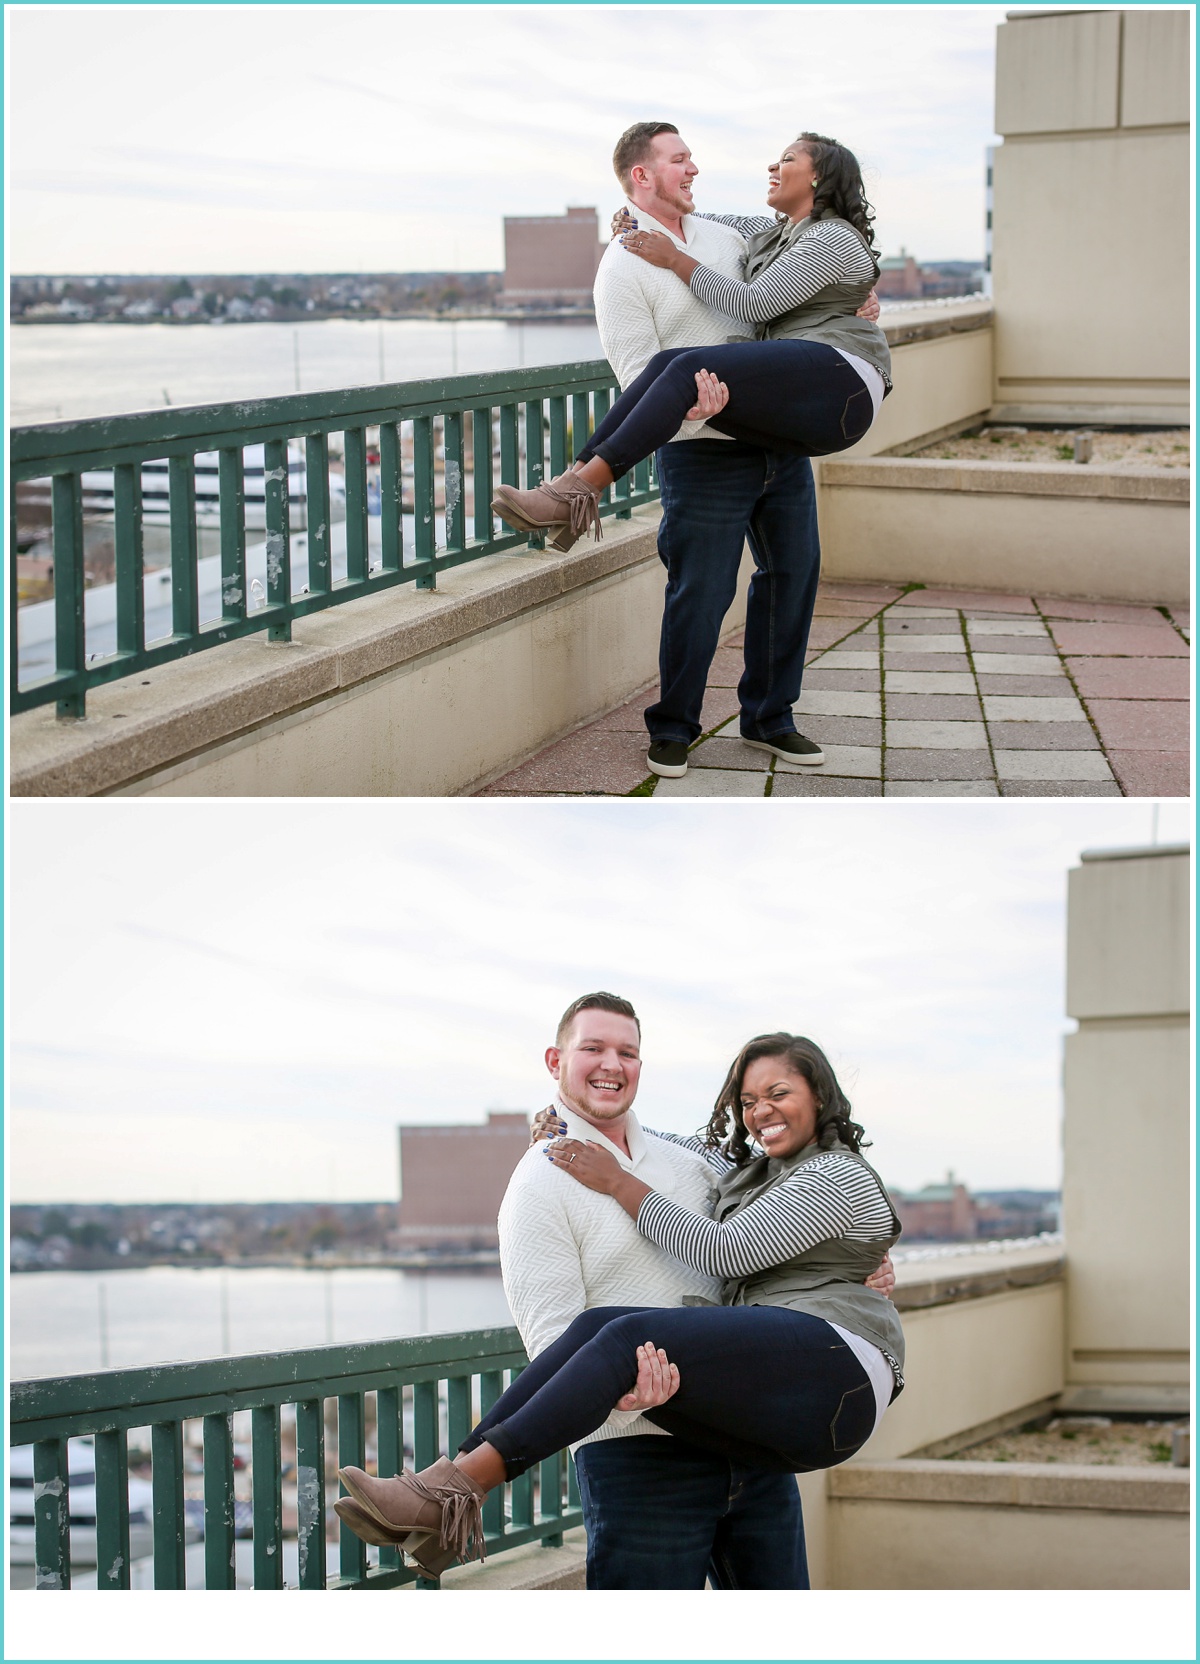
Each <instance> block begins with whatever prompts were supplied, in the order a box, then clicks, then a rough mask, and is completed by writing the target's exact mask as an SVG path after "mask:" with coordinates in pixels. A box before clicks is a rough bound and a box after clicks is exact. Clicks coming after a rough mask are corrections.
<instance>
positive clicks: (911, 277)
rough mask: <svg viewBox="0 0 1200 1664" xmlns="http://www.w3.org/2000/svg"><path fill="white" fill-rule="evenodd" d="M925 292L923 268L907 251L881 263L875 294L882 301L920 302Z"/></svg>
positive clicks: (889, 256)
mask: <svg viewBox="0 0 1200 1664" xmlns="http://www.w3.org/2000/svg"><path fill="white" fill-rule="evenodd" d="M923 290H924V286H923V282H922V276H921V268H920V266H918V264H917V262H916V261H915V260H914V259H913V257H912V255H911V254H909V252H908V251H907V249H903V248H902V249H901V250H900V253H899V254H898V255H895V254H893V255H888V256H887V257H886V258H885V259H883V260H881V261H880V262H879V277H878V279H877V280H876V283H875V293H876V294H877V295H878V296H879V298H880V300H919V299H920V297H921V295H922V293H923Z"/></svg>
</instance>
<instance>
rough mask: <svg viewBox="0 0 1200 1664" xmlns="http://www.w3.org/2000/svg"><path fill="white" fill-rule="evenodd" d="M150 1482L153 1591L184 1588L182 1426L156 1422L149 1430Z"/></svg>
mask: <svg viewBox="0 0 1200 1664" xmlns="http://www.w3.org/2000/svg"><path fill="white" fill-rule="evenodd" d="M150 1456H151V1461H152V1462H153V1474H152V1478H153V1481H154V1587H155V1588H156V1589H182V1588H184V1587H185V1585H186V1574H185V1563H184V1510H183V1423H182V1422H181V1421H156V1422H155V1423H154V1425H153V1427H152V1428H151V1429H150Z"/></svg>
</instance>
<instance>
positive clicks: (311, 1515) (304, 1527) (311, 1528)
mask: <svg viewBox="0 0 1200 1664" xmlns="http://www.w3.org/2000/svg"><path fill="white" fill-rule="evenodd" d="M296 1515H297V1518H296V1546H297V1549H298V1551H299V1555H300V1587H301V1588H302V1589H323V1588H324V1587H325V1404H324V1401H323V1400H322V1399H320V1398H306V1399H305V1400H304V1401H303V1403H301V1404H297V1405H296Z"/></svg>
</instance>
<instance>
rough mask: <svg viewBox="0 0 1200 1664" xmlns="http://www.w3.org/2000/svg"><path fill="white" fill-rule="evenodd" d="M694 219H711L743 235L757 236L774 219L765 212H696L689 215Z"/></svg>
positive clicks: (768, 229)
mask: <svg viewBox="0 0 1200 1664" xmlns="http://www.w3.org/2000/svg"><path fill="white" fill-rule="evenodd" d="M691 217H692V218H693V219H694V220H712V221H713V223H714V224H715V225H729V226H732V227H733V229H734V230H735V231H737V232H740V233H741V235H742V236H743V237H757V236H758V235H759V234H760V232H763V231H770V230H771V229H772V228H773V227H774V225H775V223H776V222H775V220H774V219H772V218H770V217H769V216H768V215H766V214H697V213H695V212H693V214H692V216H691Z"/></svg>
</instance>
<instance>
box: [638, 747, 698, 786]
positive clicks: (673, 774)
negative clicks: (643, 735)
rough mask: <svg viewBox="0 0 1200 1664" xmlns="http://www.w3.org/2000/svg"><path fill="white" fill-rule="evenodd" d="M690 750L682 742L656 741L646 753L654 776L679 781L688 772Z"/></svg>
mask: <svg viewBox="0 0 1200 1664" xmlns="http://www.w3.org/2000/svg"><path fill="white" fill-rule="evenodd" d="M687 759H688V748H687V746H686V745H685V744H684V743H683V741H682V740H655V741H654V742H653V744H652V745H651V747H650V749H649V751H648V752H647V753H646V761H647V762H648V763H649V765H650V772H651V773H652V774H661V775H663V776H664V777H665V778H666V779H668V780H678V779H679V777H680V776H681V775H683V774H686V773H687V770H688V763H687Z"/></svg>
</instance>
